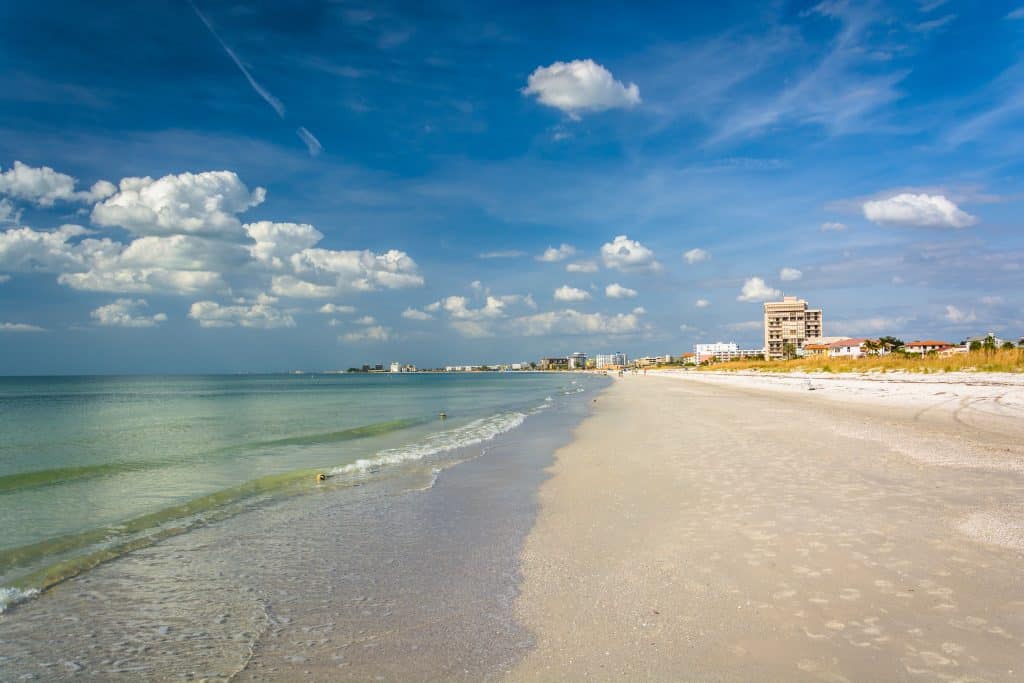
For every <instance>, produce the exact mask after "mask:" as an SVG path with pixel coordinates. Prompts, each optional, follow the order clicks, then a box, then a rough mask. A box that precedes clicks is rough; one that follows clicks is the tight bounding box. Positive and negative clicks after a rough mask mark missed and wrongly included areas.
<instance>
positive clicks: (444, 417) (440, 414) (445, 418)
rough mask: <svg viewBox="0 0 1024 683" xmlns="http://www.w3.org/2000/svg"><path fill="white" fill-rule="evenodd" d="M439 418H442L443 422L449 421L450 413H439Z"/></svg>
mask: <svg viewBox="0 0 1024 683" xmlns="http://www.w3.org/2000/svg"><path fill="white" fill-rule="evenodd" d="M438 417H440V418H441V419H442V420H447V419H448V413H446V412H443V411H442V412H440V413H438Z"/></svg>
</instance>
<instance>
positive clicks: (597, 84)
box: [523, 59, 640, 118]
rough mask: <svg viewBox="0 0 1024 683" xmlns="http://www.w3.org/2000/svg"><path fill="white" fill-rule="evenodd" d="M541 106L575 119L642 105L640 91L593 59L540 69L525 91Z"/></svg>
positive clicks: (535, 72)
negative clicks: (580, 115)
mask: <svg viewBox="0 0 1024 683" xmlns="http://www.w3.org/2000/svg"><path fill="white" fill-rule="evenodd" d="M523 93H524V94H526V95H534V96H536V97H537V100H538V101H539V102H541V104H546V105H547V106H549V107H554V108H556V109H560V110H561V111H563V112H565V113H566V114H569V116H571V117H573V118H578V117H579V114H580V112H584V111H604V110H606V109H615V108H622V109H630V108H632V107H635V106H636V105H638V104H640V88H639V87H638V86H637V85H636V83H630V84H629V85H625V84H623V83H622V82H620V81H617V80H615V77H614V76H612V74H611V72H610V71H608V69H606V68H604V67H603V66H601V65H600V64H598V63H597V62H595V61H594V60H592V59H576V60H573V61H571V62H555V63H553V64H551V65H550V66H540V67H537V68H536V69H535V70H534V71H533V73H532V74H530V77H529V78H528V79H527V85H526V87H525V88H524V89H523Z"/></svg>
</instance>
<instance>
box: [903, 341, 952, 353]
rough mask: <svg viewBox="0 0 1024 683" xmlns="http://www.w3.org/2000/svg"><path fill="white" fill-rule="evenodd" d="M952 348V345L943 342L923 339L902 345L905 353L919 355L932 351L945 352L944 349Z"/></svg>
mask: <svg viewBox="0 0 1024 683" xmlns="http://www.w3.org/2000/svg"><path fill="white" fill-rule="evenodd" d="M951 348H953V344H950V343H949V342H944V341H937V340H935V339H925V340H923V341H912V342H910V343H908V344H904V345H903V350H904V351H906V352H907V353H920V354H922V355H924V354H926V353H932V352H933V351H935V352H938V351H945V350H946V349H951Z"/></svg>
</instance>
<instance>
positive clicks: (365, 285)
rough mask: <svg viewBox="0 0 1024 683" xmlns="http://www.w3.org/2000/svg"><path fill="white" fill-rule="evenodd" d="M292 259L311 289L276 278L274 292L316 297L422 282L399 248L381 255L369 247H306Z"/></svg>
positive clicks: (418, 284)
mask: <svg viewBox="0 0 1024 683" xmlns="http://www.w3.org/2000/svg"><path fill="white" fill-rule="evenodd" d="M290 262H291V266H292V269H293V271H294V272H295V275H296V276H297V277H298V280H299V281H301V282H305V283H306V284H308V285H309V288H308V290H307V291H306V292H305V293H303V291H302V290H301V288H300V287H299V286H297V285H298V282H292V281H291V280H288V281H284V280H282V281H281V282H278V281H277V278H275V285H274V293H275V294H278V295H279V296H300V297H301V296H305V297H311V298H316V297H321V296H329V295H336V294H338V293H341V292H348V291H362V292H370V291H374V290H378V289H402V288H405V287H419V286H421V285H422V284H423V277H422V276H421V275H420V274H419V272H418V266H417V265H416V262H415V261H413V260H412V258H411V257H410V256H409V255H408V254H406V253H405V252H404V251H398V250H397V249H391V250H389V251H386V252H384V253H382V254H376V253H374V252H372V251H369V250H363V251H335V250H331V249H304V250H302V251H300V252H299V253H297V254H293V255H292V256H291V259H290ZM286 292H288V293H286ZM328 292H330V294H328Z"/></svg>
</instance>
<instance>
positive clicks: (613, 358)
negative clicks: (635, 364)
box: [594, 351, 629, 370]
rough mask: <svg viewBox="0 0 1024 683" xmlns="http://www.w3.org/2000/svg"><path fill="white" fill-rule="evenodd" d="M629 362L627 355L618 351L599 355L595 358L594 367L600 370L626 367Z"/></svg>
mask: <svg viewBox="0 0 1024 683" xmlns="http://www.w3.org/2000/svg"><path fill="white" fill-rule="evenodd" d="M628 360H629V359H628V358H626V354H624V353H622V352H621V351H616V352H615V353H599V354H597V355H596V356H594V366H595V367H596V368H597V369H598V370H600V369H601V368H609V367H625V366H626V362H627V361H628Z"/></svg>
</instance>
